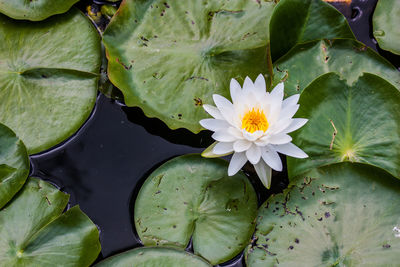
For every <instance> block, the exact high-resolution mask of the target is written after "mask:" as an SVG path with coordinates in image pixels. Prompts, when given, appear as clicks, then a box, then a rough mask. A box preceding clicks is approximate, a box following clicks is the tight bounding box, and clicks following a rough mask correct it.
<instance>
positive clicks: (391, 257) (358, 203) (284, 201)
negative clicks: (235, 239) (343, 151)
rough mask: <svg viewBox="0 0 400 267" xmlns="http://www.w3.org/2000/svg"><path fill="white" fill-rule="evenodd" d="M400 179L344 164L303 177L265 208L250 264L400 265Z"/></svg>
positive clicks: (249, 254)
mask: <svg viewBox="0 0 400 267" xmlns="http://www.w3.org/2000/svg"><path fill="white" fill-rule="evenodd" d="M399 214H400V181H398V180H396V179H394V178H393V177H392V176H390V175H389V174H387V173H386V172H383V171H381V170H379V169H377V168H374V167H372V166H367V165H363V164H351V163H341V164H335V165H333V166H330V167H324V168H321V169H319V170H318V171H313V172H312V173H309V174H308V175H306V176H304V177H298V178H297V179H296V180H294V181H293V182H292V183H291V184H290V185H289V189H287V190H285V191H284V192H283V193H281V194H278V195H276V196H272V197H270V198H269V199H268V200H267V201H266V202H265V203H264V204H263V205H262V206H261V208H260V210H259V214H258V220H257V230H256V234H255V237H254V239H255V242H254V243H253V244H252V245H250V246H249V247H248V249H247V253H246V254H247V255H246V261H247V266H249V267H257V266H263V267H267V266H271V267H272V266H299V264H300V266H310V267H312V266H318V267H320V266H363V267H364V266H365V267H375V266H398V263H399V251H400V220H399Z"/></svg>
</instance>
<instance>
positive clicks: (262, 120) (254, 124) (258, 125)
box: [242, 108, 268, 133]
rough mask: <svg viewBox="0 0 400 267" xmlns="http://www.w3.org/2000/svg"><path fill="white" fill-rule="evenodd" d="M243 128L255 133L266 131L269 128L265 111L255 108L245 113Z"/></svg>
mask: <svg viewBox="0 0 400 267" xmlns="http://www.w3.org/2000/svg"><path fill="white" fill-rule="evenodd" d="M242 129H245V130H246V131H248V132H249V133H254V132H255V131H263V132H265V131H266V130H267V129H268V121H267V117H266V116H265V114H264V111H263V110H259V109H254V108H253V109H252V110H249V111H248V112H247V113H246V114H244V116H243V118H242Z"/></svg>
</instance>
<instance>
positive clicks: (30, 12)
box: [0, 0, 79, 21]
mask: <svg viewBox="0 0 400 267" xmlns="http://www.w3.org/2000/svg"><path fill="white" fill-rule="evenodd" d="M78 1H79V0H11V1H10V0H0V13H3V14H5V15H7V16H9V17H11V18H13V19H27V20H33V21H38V20H43V19H45V18H48V17H50V16H52V15H55V14H61V13H64V12H67V11H68V9H70V8H71V6H72V5H73V4H75V3H76V2H78Z"/></svg>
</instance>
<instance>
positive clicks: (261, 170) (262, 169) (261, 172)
mask: <svg viewBox="0 0 400 267" xmlns="http://www.w3.org/2000/svg"><path fill="white" fill-rule="evenodd" d="M254 169H255V170H256V173H257V175H258V177H259V178H260V180H261V182H262V183H263V185H264V186H265V187H266V188H268V189H269V188H270V187H271V176H272V170H271V167H269V166H268V165H267V164H266V163H265V162H264V161H263V160H260V161H259V162H258V163H257V164H255V165H254Z"/></svg>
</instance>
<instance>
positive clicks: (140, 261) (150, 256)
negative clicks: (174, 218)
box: [96, 247, 211, 267]
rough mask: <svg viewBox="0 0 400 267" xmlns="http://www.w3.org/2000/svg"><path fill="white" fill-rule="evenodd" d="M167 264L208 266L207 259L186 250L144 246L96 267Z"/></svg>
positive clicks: (180, 266) (169, 266) (174, 266)
mask: <svg viewBox="0 0 400 267" xmlns="http://www.w3.org/2000/svg"><path fill="white" fill-rule="evenodd" d="M133 264H134V266H138V267H139V266H143V267H145V266H165V267H189V266H196V267H207V266H211V265H210V264H208V263H207V262H206V261H205V260H203V259H202V258H200V257H197V256H195V255H193V254H191V253H188V252H186V251H180V250H176V249H172V248H160V247H144V248H137V249H133V250H129V251H126V252H124V253H121V254H117V255H115V256H112V257H110V258H108V259H106V260H104V261H102V262H100V263H99V264H97V265H96V267H107V266H113V267H128V266H133Z"/></svg>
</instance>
